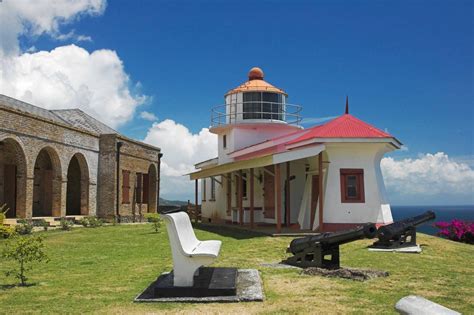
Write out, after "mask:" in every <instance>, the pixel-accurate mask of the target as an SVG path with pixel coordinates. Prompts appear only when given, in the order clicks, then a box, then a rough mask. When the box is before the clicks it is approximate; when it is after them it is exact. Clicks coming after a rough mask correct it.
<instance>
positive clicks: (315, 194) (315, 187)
mask: <svg viewBox="0 0 474 315" xmlns="http://www.w3.org/2000/svg"><path fill="white" fill-rule="evenodd" d="M318 198H319V175H313V178H312V183H311V221H310V228H311V229H312V228H313V223H314V217H315V215H316V208H317V207H318Z"/></svg>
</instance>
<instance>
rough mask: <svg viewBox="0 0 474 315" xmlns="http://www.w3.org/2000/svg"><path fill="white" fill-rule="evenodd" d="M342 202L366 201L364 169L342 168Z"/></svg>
mask: <svg viewBox="0 0 474 315" xmlns="http://www.w3.org/2000/svg"><path fill="white" fill-rule="evenodd" d="M341 202H342V203H350V202H354V203H363V202H365V195H364V170H363V169H348V168H341Z"/></svg>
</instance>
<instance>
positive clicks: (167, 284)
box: [154, 267, 237, 298]
mask: <svg viewBox="0 0 474 315" xmlns="http://www.w3.org/2000/svg"><path fill="white" fill-rule="evenodd" d="M236 280H237V268H209V267H202V268H199V275H197V276H194V285H193V286H192V287H176V286H174V285H173V273H172V272H171V273H169V274H166V275H161V276H159V277H158V280H157V281H156V283H155V291H154V292H155V296H154V297H155V298H162V297H205V296H233V295H236V294H237V285H236Z"/></svg>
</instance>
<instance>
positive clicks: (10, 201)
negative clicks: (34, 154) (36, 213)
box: [0, 137, 27, 218]
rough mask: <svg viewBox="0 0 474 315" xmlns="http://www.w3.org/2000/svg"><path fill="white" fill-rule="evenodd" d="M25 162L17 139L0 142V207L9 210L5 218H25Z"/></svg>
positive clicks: (9, 138) (5, 139)
mask: <svg viewBox="0 0 474 315" xmlns="http://www.w3.org/2000/svg"><path fill="white" fill-rule="evenodd" d="M26 175H27V160H26V156H25V153H24V150H23V147H22V145H21V141H20V140H19V139H17V138H13V137H7V138H4V139H1V140H0V205H3V204H6V205H7V208H8V209H9V210H8V211H7V213H6V216H7V218H16V217H21V218H25V217H26V178H27V176H26Z"/></svg>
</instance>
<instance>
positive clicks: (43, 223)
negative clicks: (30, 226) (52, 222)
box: [34, 219, 49, 231]
mask: <svg viewBox="0 0 474 315" xmlns="http://www.w3.org/2000/svg"><path fill="white" fill-rule="evenodd" d="M34 225H35V226H40V227H42V228H43V230H45V231H47V230H48V228H49V222H48V221H46V220H45V219H40V220H37V221H36V222H35V224H34Z"/></svg>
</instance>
